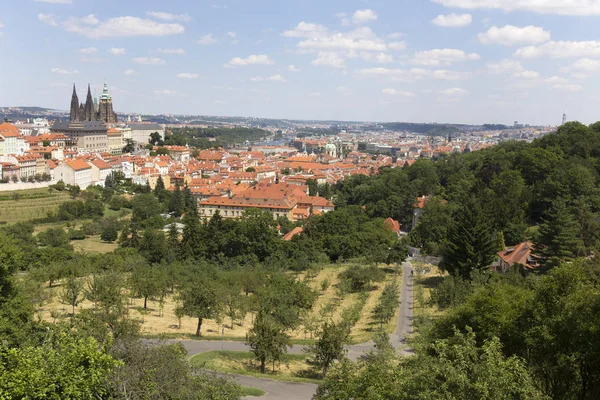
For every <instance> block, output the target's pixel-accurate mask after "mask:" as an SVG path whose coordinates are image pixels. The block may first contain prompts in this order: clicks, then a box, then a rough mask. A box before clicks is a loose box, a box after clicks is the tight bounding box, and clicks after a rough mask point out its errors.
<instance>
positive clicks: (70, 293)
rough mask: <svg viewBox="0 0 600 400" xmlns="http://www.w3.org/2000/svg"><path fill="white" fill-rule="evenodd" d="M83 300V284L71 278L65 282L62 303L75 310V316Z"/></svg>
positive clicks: (61, 297)
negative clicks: (77, 307) (76, 308)
mask: <svg viewBox="0 0 600 400" xmlns="http://www.w3.org/2000/svg"><path fill="white" fill-rule="evenodd" d="M82 300H83V284H82V283H81V281H80V280H78V279H76V278H75V277H70V278H68V279H67V282H65V286H64V289H63V292H62V293H61V296H60V301H61V303H63V304H67V305H69V306H71V307H72V308H73V315H75V307H76V306H77V305H78V304H79V303H80V302H81V301H82Z"/></svg>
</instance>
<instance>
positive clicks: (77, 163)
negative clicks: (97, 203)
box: [54, 158, 92, 189]
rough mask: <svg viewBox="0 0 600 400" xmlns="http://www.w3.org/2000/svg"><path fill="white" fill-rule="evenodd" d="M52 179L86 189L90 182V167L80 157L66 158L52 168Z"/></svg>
mask: <svg viewBox="0 0 600 400" xmlns="http://www.w3.org/2000/svg"><path fill="white" fill-rule="evenodd" d="M54 179H55V180H57V181H63V182H64V183H65V184H67V185H73V186H75V185H77V186H79V187H80V188H81V189H86V188H87V187H88V186H90V185H91V184H92V167H91V166H90V165H89V164H88V163H86V162H85V161H83V160H82V159H80V158H75V159H72V160H68V161H65V162H63V163H61V164H59V165H58V166H57V167H56V168H55V169H54Z"/></svg>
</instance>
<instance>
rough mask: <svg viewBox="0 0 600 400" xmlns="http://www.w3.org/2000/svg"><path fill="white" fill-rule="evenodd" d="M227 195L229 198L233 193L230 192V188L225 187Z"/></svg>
mask: <svg viewBox="0 0 600 400" xmlns="http://www.w3.org/2000/svg"><path fill="white" fill-rule="evenodd" d="M227 197H229V198H230V199H231V198H233V193H231V189H227Z"/></svg>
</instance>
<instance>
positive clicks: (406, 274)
mask: <svg viewBox="0 0 600 400" xmlns="http://www.w3.org/2000/svg"><path fill="white" fill-rule="evenodd" d="M412 270H413V269H412V265H411V263H410V262H404V263H403V264H402V289H401V291H400V307H399V308H400V315H399V316H398V325H397V326H396V330H395V331H394V333H393V334H391V335H390V342H391V344H392V346H394V348H395V349H396V350H397V351H399V352H400V353H401V354H409V353H410V352H411V350H410V349H409V348H408V346H407V345H406V338H407V337H408V336H409V335H410V333H411V332H412V319H413V308H412V306H413V279H412V275H411V272H412ZM166 342H167V343H181V344H183V346H184V347H185V348H186V350H187V351H188V354H189V356H190V357H192V356H194V355H196V354H199V353H205V352H208V351H214V350H227V351H250V348H249V347H248V346H247V345H246V344H245V343H243V342H232V341H223V342H221V341H212V340H167V341H166ZM304 347H305V346H303V345H293V346H292V347H290V348H289V349H288V353H292V354H302V352H303V351H302V350H303V349H304ZM373 348H374V344H373V342H367V343H361V344H356V345H352V346H348V357H349V358H350V359H352V360H356V359H357V358H359V357H360V356H362V355H363V354H364V353H365V352H367V351H370V350H372V349H373ZM221 376H228V377H231V378H233V379H234V380H235V381H237V382H238V383H239V384H240V385H243V386H250V387H255V388H258V389H261V390H264V391H265V392H267V394H266V395H265V396H261V397H260V399H264V400H310V399H312V397H313V395H314V394H315V393H316V390H317V385H315V384H312V383H292V382H281V381H274V380H271V379H263V378H254V377H251V376H245V375H221ZM251 398H254V397H248V399H251Z"/></svg>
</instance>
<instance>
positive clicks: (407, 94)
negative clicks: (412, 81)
mask: <svg viewBox="0 0 600 400" xmlns="http://www.w3.org/2000/svg"><path fill="white" fill-rule="evenodd" d="M381 93H383V94H385V95H387V96H401V97H415V94H414V93H413V92H407V91H405V90H397V89H394V88H385V89H382V90H381Z"/></svg>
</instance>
